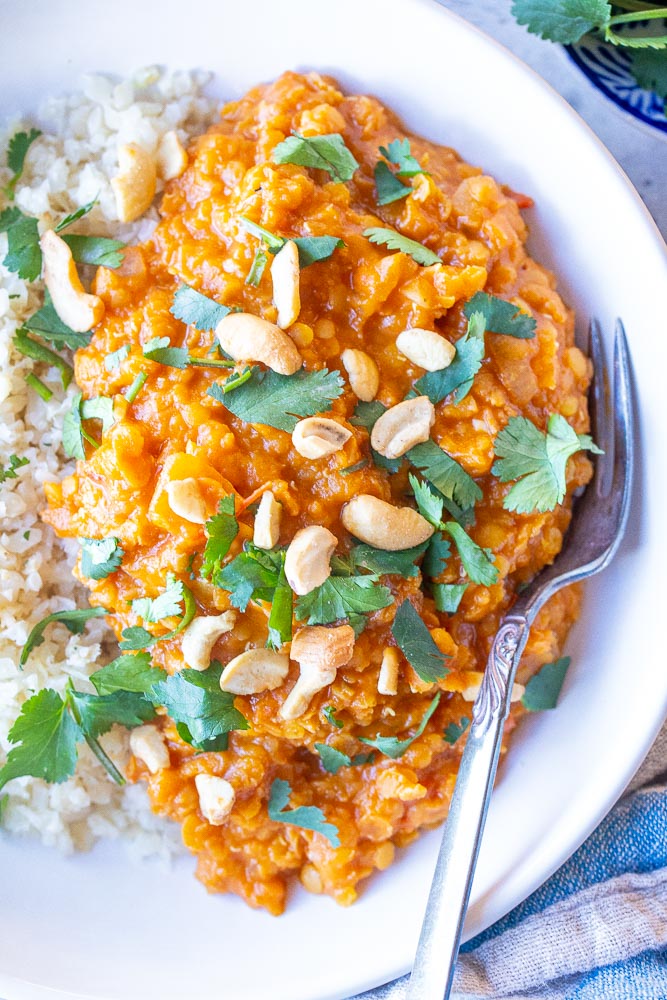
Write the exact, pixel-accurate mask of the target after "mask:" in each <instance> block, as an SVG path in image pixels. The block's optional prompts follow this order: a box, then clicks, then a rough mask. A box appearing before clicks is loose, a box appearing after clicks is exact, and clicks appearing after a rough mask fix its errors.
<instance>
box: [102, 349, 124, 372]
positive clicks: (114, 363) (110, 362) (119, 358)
mask: <svg viewBox="0 0 667 1000" xmlns="http://www.w3.org/2000/svg"><path fill="white" fill-rule="evenodd" d="M129 353H130V345H129V344H121V345H120V347H119V348H118V350H116V351H112V352H111V354H107V356H106V357H105V359H104V367H105V368H106V370H107V371H108V372H113V371H116V370H117V369H118V368H120V366H121V364H122V362H123V361H124V360H125V358H126V357H128V355H129Z"/></svg>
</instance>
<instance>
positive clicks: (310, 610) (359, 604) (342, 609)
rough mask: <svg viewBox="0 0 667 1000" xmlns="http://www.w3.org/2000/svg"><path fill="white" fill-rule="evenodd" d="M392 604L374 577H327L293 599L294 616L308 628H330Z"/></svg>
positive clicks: (388, 591) (387, 592)
mask: <svg viewBox="0 0 667 1000" xmlns="http://www.w3.org/2000/svg"><path fill="white" fill-rule="evenodd" d="M393 600H394V598H393V596H392V594H391V591H390V590H389V588H388V587H383V586H380V585H379V584H378V582H377V577H376V576H374V575H371V574H368V575H366V576H330V577H329V579H328V580H325V581H324V583H323V584H321V585H320V586H319V587H315V589H314V590H311V591H310V593H308V594H304V596H303V597H299V598H298V599H297V602H296V616H297V618H298V619H299V620H300V621H303V620H304V619H306V618H307V620H308V624H309V625H330V624H331V623H332V622H335V621H338V620H339V619H341V618H349V617H350V616H354V615H367V614H369V613H370V612H371V611H378V610H380V608H388V607H389V605H390V604H392V603H393Z"/></svg>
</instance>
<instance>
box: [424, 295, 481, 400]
mask: <svg viewBox="0 0 667 1000" xmlns="http://www.w3.org/2000/svg"><path fill="white" fill-rule="evenodd" d="M484 333H485V326H484V317H483V315H482V313H480V312H474V313H473V314H472V315H471V316H470V317H469V318H468V329H467V330H466V332H465V333H464V335H463V336H462V337H460V338H459V340H457V341H456V345H455V346H456V354H455V355H454V360H453V361H452V363H451V365H449V367H448V368H443V369H441V370H440V371H437V372H427V373H426V375H422V377H421V378H419V379H417V381H416V382H415V390H416V392H418V393H420V394H421V395H423V396H428V398H429V399H430V400H431V402H432V403H434V404H435V403H440V402H441V401H442V400H443V399H444V398H445V397H446V396H448V395H449V394H450V392H453V393H454V402H455V403H460V402H461V400H462V399H463V398H464V397H465V396H467V394H468V392H469V391H470V387H471V386H472V383H473V379H474V377H475V375H476V374H477V372H478V371H479V369H480V368H481V365H482V361H483V359H484V349H485V345H484Z"/></svg>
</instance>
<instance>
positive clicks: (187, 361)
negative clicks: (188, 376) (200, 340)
mask: <svg viewBox="0 0 667 1000" xmlns="http://www.w3.org/2000/svg"><path fill="white" fill-rule="evenodd" d="M143 355H144V357H145V358H148V360H149V361H155V362H157V363H158V364H160V365H166V366H167V367H169V368H188V367H195V368H233V367H234V362H233V361H217V360H215V359H213V358H209V357H206V358H198V357H196V355H194V354H190V352H189V351H188V349H187V347H172V346H171V341H170V340H169V337H153V339H152V340H149V341H147V342H146V343H145V344H144V346H143Z"/></svg>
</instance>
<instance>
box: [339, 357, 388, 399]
mask: <svg viewBox="0 0 667 1000" xmlns="http://www.w3.org/2000/svg"><path fill="white" fill-rule="evenodd" d="M340 360H341V361H342V362H343V367H344V368H345V371H346V372H347V377H348V379H349V380H350V386H351V388H352V392H353V393H354V394H355V396H356V397H357V399H361V400H362V402H364V403H370V401H371V400H372V399H375V395H376V393H377V391H378V389H379V388H380V372H379V371H378V366H377V365H376V364H375V362H374V361H373V359H372V358H371V357H370V356H369V355H368V354H366V352H365V351H355V350H353V349H352V348H350V347H348V348H347V349H346V350H345V351H343V353H342V354H341V356H340Z"/></svg>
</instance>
